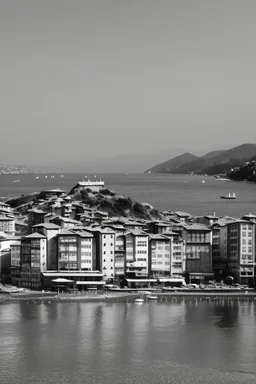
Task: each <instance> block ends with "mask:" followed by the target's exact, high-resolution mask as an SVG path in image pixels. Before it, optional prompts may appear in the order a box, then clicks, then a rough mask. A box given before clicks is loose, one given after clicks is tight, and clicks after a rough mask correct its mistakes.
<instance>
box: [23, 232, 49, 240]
mask: <svg viewBox="0 0 256 384" xmlns="http://www.w3.org/2000/svg"><path fill="white" fill-rule="evenodd" d="M23 239H46V236H44V235H41V233H38V232H34V233H31V235H27V236H23Z"/></svg>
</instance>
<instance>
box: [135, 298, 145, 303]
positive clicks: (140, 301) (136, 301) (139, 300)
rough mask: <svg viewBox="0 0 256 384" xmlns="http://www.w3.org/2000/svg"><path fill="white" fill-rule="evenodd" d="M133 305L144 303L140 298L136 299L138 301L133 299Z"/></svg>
mask: <svg viewBox="0 0 256 384" xmlns="http://www.w3.org/2000/svg"><path fill="white" fill-rule="evenodd" d="M134 303H144V299H143V298H142V297H141V298H138V299H135V300H134Z"/></svg>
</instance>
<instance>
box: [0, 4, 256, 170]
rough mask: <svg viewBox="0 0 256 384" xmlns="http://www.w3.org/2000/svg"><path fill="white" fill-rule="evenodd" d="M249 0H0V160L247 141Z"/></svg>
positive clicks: (254, 29) (251, 121)
mask: <svg viewBox="0 0 256 384" xmlns="http://www.w3.org/2000/svg"><path fill="white" fill-rule="evenodd" d="M255 14H256V1H255V0H0V48H1V51H0V52H1V60H0V102H1V115H0V130H1V136H0V141H1V150H0V163H1V162H11V163H21V164H26V163H30V164H31V163H32V164H33V163H34V164H45V163H50V162H52V163H53V162H54V161H56V162H58V163H60V162H61V161H64V160H65V162H69V161H76V160H79V159H87V158H90V157H91V158H95V157H97V156H98V155H99V156H100V157H102V156H103V157H104V156H112V155H116V154H122V153H125V154H132V153H139V152H140V151H143V152H148V153H150V152H157V151H158V152H159V151H162V150H166V149H168V148H186V149H191V150H192V149H196V148H200V147H202V148H206V149H211V148H213V149H215V148H219V147H221V148H223V147H229V146H232V145H233V144H240V143H244V142H256V139H255V137H256V135H255V132H256V112H255V111H256V106H255V92H256V91H255V90H256V76H255V71H256V69H255V68H256V43H255V36H256V22H255Z"/></svg>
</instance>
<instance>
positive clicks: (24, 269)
mask: <svg viewBox="0 0 256 384" xmlns="http://www.w3.org/2000/svg"><path fill="white" fill-rule="evenodd" d="M46 252H47V238H46V236H44V235H42V234H40V233H37V232H35V233H32V234H30V235H28V236H24V237H22V238H21V243H20V264H21V280H20V284H21V287H24V288H30V289H40V288H41V273H42V272H43V271H46Z"/></svg>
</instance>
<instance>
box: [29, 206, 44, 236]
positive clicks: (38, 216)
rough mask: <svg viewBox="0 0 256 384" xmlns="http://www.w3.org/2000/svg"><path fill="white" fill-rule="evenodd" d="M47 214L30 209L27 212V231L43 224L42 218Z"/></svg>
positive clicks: (39, 210)
mask: <svg viewBox="0 0 256 384" xmlns="http://www.w3.org/2000/svg"><path fill="white" fill-rule="evenodd" d="M46 214H47V212H44V211H42V210H41V209H30V211H29V212H28V228H29V231H30V230H31V227H32V226H33V225H37V224H41V223H44V217H45V215H46Z"/></svg>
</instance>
